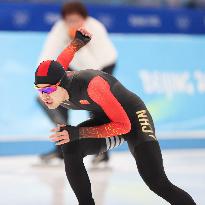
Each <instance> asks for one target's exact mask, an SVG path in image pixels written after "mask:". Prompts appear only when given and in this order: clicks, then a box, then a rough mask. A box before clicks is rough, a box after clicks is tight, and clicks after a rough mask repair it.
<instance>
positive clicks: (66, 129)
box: [49, 125, 79, 145]
mask: <svg viewBox="0 0 205 205" xmlns="http://www.w3.org/2000/svg"><path fill="white" fill-rule="evenodd" d="M51 131H52V132H55V134H53V135H51V136H50V137H49V138H50V139H51V141H52V142H57V143H56V145H62V144H66V143H68V142H72V141H75V140H77V139H79V129H78V128H77V127H73V126H70V125H58V127H57V128H54V129H52V130H51Z"/></svg>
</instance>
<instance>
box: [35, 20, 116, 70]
mask: <svg viewBox="0 0 205 205" xmlns="http://www.w3.org/2000/svg"><path fill="white" fill-rule="evenodd" d="M84 27H85V28H86V29H87V30H88V31H89V32H90V33H91V34H92V40H91V41H90V42H89V43H88V44H87V45H86V46H85V47H83V48H81V49H80V50H79V51H78V52H77V53H76V54H75V57H74V59H73V60H72V62H71V64H70V67H71V68H72V69H75V70H84V69H95V70H101V69H102V68H104V67H106V66H108V65H111V64H113V63H115V62H116V60H117V52H116V49H115V48H114V46H113V44H112V42H111V40H110V38H109V36H108V33H107V31H106V29H105V27H104V25H103V24H102V23H100V22H99V21H98V20H96V19H94V18H92V17H88V18H87V19H86V22H85V25H84ZM70 41H71V39H70V38H69V36H68V31H67V27H66V25H65V23H64V21H63V20H59V21H58V22H56V23H55V25H54V26H53V27H52V29H51V31H50V32H49V33H48V36H47V39H46V42H45V45H44V47H43V50H42V53H41V56H40V59H39V62H41V61H43V60H49V59H50V60H51V59H54V60H55V59H56V58H57V56H58V55H59V54H60V52H61V51H63V49H64V48H65V47H66V46H68V44H69V42H70Z"/></svg>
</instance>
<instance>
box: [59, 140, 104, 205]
mask: <svg viewBox="0 0 205 205" xmlns="http://www.w3.org/2000/svg"><path fill="white" fill-rule="evenodd" d="M62 150H63V155H64V162H65V171H66V175H67V178H68V181H69V183H70V185H71V187H72V189H73V191H74V193H75V195H76V197H77V199H78V201H79V204H80V205H93V204H95V203H94V200H93V198H92V192H91V184H90V180H89V176H88V174H87V171H86V168H85V166H84V163H83V158H84V157H85V156H87V155H90V154H98V153H100V152H102V151H104V150H106V140H105V139H81V140H78V141H74V142H70V143H67V144H64V145H63V146H62Z"/></svg>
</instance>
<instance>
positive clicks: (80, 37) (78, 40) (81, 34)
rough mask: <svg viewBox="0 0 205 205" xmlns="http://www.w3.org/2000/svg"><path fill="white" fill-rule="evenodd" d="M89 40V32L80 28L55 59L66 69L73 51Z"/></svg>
mask: <svg viewBox="0 0 205 205" xmlns="http://www.w3.org/2000/svg"><path fill="white" fill-rule="evenodd" d="M90 40H91V34H90V33H89V32H88V31H87V30H85V29H83V28H80V29H78V31H77V32H76V35H75V38H74V40H73V41H72V42H71V43H70V44H69V46H68V47H66V48H65V49H64V50H63V51H62V52H61V54H60V55H59V56H58V58H57V61H58V62H59V63H60V64H61V65H62V66H63V68H64V69H65V70H67V69H68V67H69V64H70V62H71V61H72V59H73V57H74V55H75V53H76V52H77V51H78V50H79V49H80V48H82V47H83V46H85V45H86V44H87V43H88V42H89V41H90Z"/></svg>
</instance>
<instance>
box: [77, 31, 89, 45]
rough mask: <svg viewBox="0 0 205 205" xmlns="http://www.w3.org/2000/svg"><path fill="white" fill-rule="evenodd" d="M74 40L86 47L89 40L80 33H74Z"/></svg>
mask: <svg viewBox="0 0 205 205" xmlns="http://www.w3.org/2000/svg"><path fill="white" fill-rule="evenodd" d="M74 39H78V40H80V41H82V42H83V44H84V45H86V44H87V43H88V42H89V41H90V40H91V38H90V37H89V36H85V35H83V34H82V33H81V32H80V31H77V32H76V33H75V38H74Z"/></svg>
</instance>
